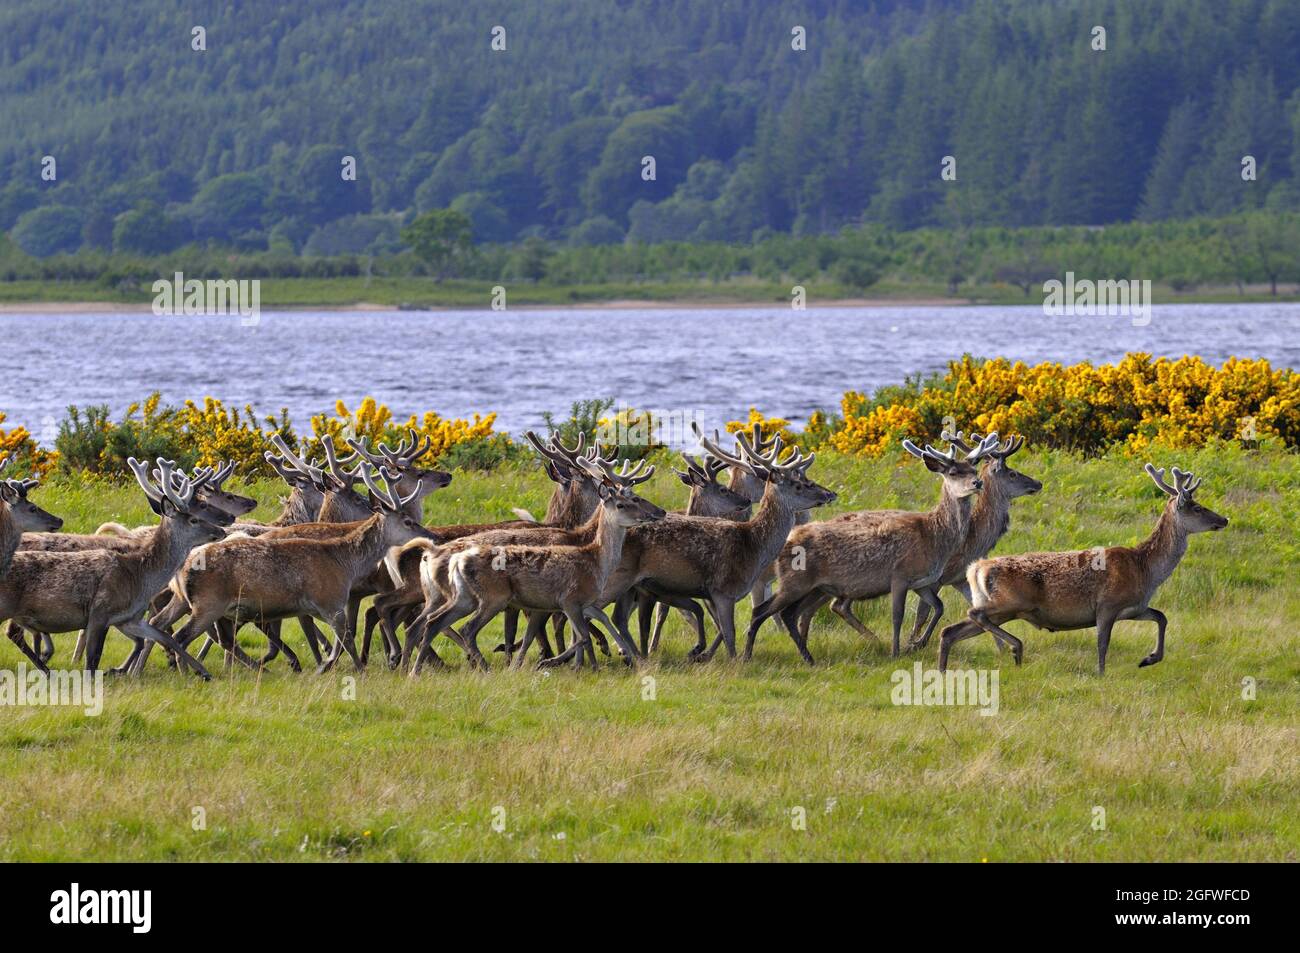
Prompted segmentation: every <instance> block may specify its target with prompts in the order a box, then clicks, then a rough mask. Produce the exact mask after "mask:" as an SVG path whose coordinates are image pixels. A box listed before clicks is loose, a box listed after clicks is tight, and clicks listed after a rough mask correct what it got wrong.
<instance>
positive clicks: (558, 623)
mask: <svg viewBox="0 0 1300 953" xmlns="http://www.w3.org/2000/svg"><path fill="white" fill-rule="evenodd" d="M568 621H569V620H568V619H566V618H564V613H562V612H556V613H552V614H551V629H552V630H553V631H554V632H555V651H557V652H563V651H564V627H565V626H566V625H568Z"/></svg>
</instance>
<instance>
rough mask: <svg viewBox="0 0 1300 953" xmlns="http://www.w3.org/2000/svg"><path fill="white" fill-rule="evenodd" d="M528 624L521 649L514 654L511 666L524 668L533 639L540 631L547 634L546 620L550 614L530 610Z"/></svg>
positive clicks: (543, 634)
mask: <svg viewBox="0 0 1300 953" xmlns="http://www.w3.org/2000/svg"><path fill="white" fill-rule="evenodd" d="M526 618H527V619H528V625H527V626H526V627H525V628H524V641H523V643H522V644H521V645H520V646H519V651H518V652H516V653H515V654H514V657H513V658H512V659H511V660H510V662H509V664H510V667H511V668H514V669H519V668H523V665H524V659H525V658H526V657H527V656H528V647H529V646H530V645H532V644H533V640H534V639H536V638H537V636H538V634H539V633H540V634H541V635H542V636H545V634H546V622H547V620H548V619H549V618H550V615H549V614H548V613H545V612H530V613H528V614H527V617H526Z"/></svg>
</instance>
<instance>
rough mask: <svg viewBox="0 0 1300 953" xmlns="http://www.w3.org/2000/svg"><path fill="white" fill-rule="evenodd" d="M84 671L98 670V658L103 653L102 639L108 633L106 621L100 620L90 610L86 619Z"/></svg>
mask: <svg viewBox="0 0 1300 953" xmlns="http://www.w3.org/2000/svg"><path fill="white" fill-rule="evenodd" d="M85 632H86V671H87V672H95V671H98V670H99V660H100V658H101V656H103V654H104V639H105V637H107V635H108V623H107V622H102V621H100V618H99V616H98V615H97V614H96V613H94V612H92V613H91V614H90V617H89V618H88V619H87V620H86V628H85Z"/></svg>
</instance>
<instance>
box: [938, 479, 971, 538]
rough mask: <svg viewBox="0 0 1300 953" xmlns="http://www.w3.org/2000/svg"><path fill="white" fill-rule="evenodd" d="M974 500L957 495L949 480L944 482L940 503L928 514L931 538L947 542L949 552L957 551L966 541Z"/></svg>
mask: <svg viewBox="0 0 1300 953" xmlns="http://www.w3.org/2000/svg"><path fill="white" fill-rule="evenodd" d="M972 495H975V494H972ZM973 505H974V501H973V500H972V499H971V497H970V496H962V497H958V496H956V495H955V494H954V493H953V492H952V491H951V490H950V489H948V482H947V481H946V480H945V481H944V484H943V492H942V494H941V495H940V497H939V505H938V506H936V507H935V508H934V509H932V510H931V511H930V513H929V516H928V521H929V523H930V534H931V538H932V539H934V540H935V541H936V542H941V543H946V544H947V546H946V548H947V551H948V552H950V553H951V552H955V551H956V549H957V547H959V546H961V544H962V543H964V542H965V541H966V534H967V533H968V532H969V531H970V523H971V507H972V506H973Z"/></svg>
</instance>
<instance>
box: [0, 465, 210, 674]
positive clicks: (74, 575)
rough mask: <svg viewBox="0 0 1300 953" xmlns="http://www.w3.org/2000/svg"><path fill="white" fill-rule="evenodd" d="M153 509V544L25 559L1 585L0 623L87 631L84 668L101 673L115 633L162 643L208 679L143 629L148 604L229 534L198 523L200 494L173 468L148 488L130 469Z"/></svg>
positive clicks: (138, 469)
mask: <svg viewBox="0 0 1300 953" xmlns="http://www.w3.org/2000/svg"><path fill="white" fill-rule="evenodd" d="M128 463H130V465H131V469H132V470H133V471H134V472H135V477H136V480H137V481H139V483H140V487H141V488H142V489H143V490H144V492H145V495H146V496H147V497H148V498H149V505H150V506H151V507H152V508H153V510H154V512H155V513H157V514H158V515H159V516H160V517H161V518H162V522H161V524H160V526H159V528H158V530H157V531H156V532H154V533H153V534H152V535H151V536H150V537H149V539H147V540H145V541H140V542H137V543H136V544H135V545H134V547H132V548H130V549H125V550H122V551H114V550H109V549H99V550H87V551H82V552H39V551H27V552H23V551H20V552H18V553H17V554H15V555H14V557H13V561H12V562H11V564H10V568H9V572H8V573H7V574H6V575H5V577H4V578H3V579H0V620H3V619H12V620H14V621H16V622H18V623H19V624H20V625H21V626H22V627H23V628H25V629H27V630H29V631H32V632H43V633H46V634H54V633H59V632H69V631H73V630H77V629H84V630H85V631H86V640H87V641H86V644H87V649H86V668H87V670H89V671H95V670H96V669H98V667H99V660H100V655H101V654H102V652H103V648H104V637H105V635H106V634H107V632H108V629H109V627H110V626H115V627H116V628H118V629H120V630H121V631H122V632H124V633H126V634H127V635H128V636H132V637H135V638H143V639H148V640H150V641H154V642H159V643H161V644H163V645H165V646H167V647H168V648H170V649H172V650H173V651H175V652H178V653H179V656H178V657H179V658H180V659H181V661H183V662H184V663H185V664H187V665H189V666H190V667H191V668H192V669H193V670H194V671H195V672H196V673H197V674H199V675H200V676H201V677H203V678H205V679H206V678H208V677H209V676H208V673H207V671H206V670H205V669H204V668H203V666H202V665H201V664H199V662H198V661H196V660H195V659H194V658H192V657H191V656H190V655H189V654H187V653H186V652H184V651H183V650H182V649H181V647H180V645H178V644H177V643H176V642H175V641H173V640H172V638H171V637H170V636H168V635H166V634H164V633H162V632H159V631H158V630H157V629H155V628H154V627H153V626H151V625H149V624H148V623H146V622H144V621H143V619H142V616H143V614H144V610H145V607H146V606H147V605H148V604H149V600H150V599H151V598H152V597H153V595H154V594H155V593H156V592H158V590H160V589H161V588H162V587H163V586H165V585H166V584H167V580H169V579H170V578H171V577H172V575H173V574H174V573H175V572H176V570H177V569H178V568H179V567H180V565H181V562H182V561H183V560H184V559H185V557H186V555H187V554H188V553H189V551H190V550H191V549H193V548H194V547H195V546H199V545H202V544H203V543H209V542H213V541H215V540H218V539H222V538H223V537H224V536H225V532H224V531H223V530H222V529H221V528H220V527H219V526H216V525H214V524H213V523H210V522H208V521H207V520H205V519H203V518H202V517H201V516H199V515H198V510H197V509H196V508H195V503H196V501H195V499H194V495H195V490H194V487H193V485H192V484H191V483H190V481H189V480H188V479H186V478H184V477H179V478H177V479H174V475H173V473H172V469H171V465H170V464H169V463H168V462H167V461H166V460H159V461H158V471H159V474H160V479H159V480H158V482H157V485H155V484H153V483H151V482H150V479H149V472H148V467H147V466H146V465H145V464H144V463H141V462H140V461H138V460H135V459H134V458H132V459H130V460H129V461H128ZM10 638H11V639H13V641H14V642H15V644H17V645H18V647H19V648H20V649H21V650H22V652H23V654H25V655H26V656H27V657H28V658H29V659H30V660H31V661H32V662H33V663H34V664H35V665H36V666H37V667H38V668H40V669H41V670H42V671H48V669H47V668H46V665H45V663H44V662H43V661H42V660H41V659H40V657H39V656H38V655H36V653H35V652H33V651H32V650H31V649H29V648H28V647H27V644H26V642H25V641H23V639H22V638H21V636H18V637H15V635H14V633H13V632H12V630H11V631H10Z"/></svg>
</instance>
